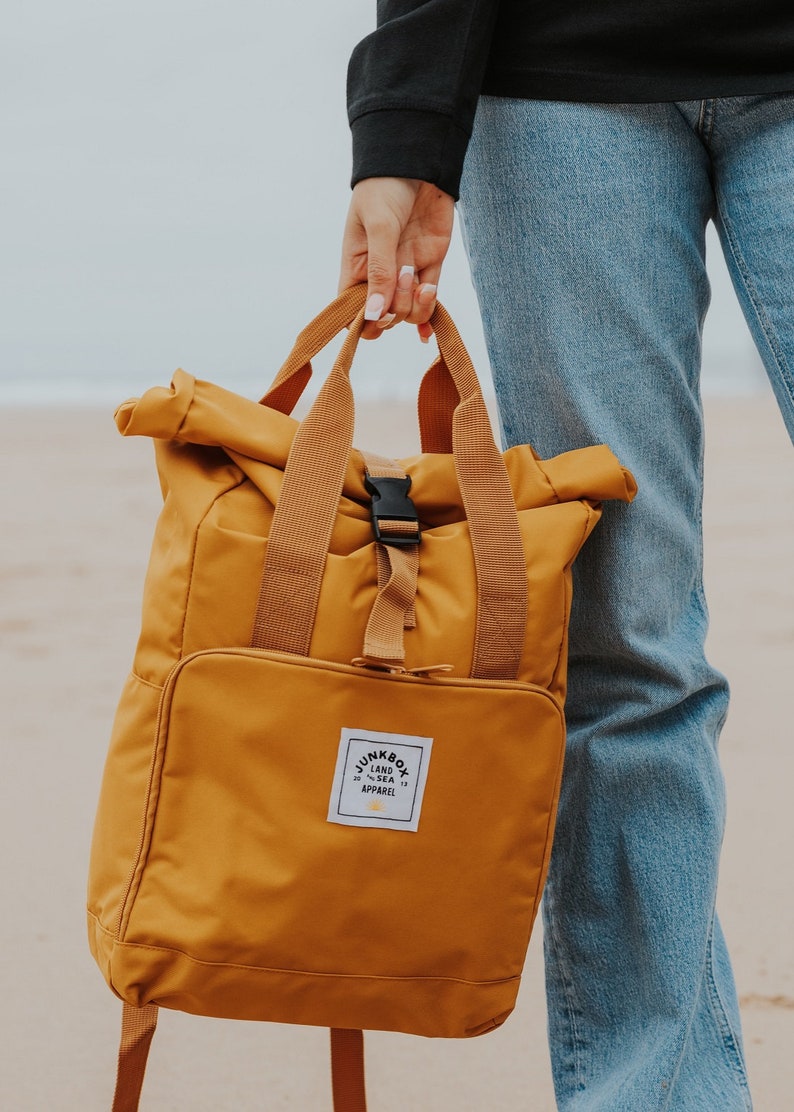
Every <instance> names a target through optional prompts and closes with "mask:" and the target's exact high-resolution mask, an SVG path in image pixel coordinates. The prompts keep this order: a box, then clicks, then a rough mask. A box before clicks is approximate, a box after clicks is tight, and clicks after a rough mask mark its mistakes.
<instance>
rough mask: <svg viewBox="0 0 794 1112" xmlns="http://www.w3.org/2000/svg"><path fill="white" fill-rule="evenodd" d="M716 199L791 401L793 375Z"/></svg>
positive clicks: (718, 200)
mask: <svg viewBox="0 0 794 1112" xmlns="http://www.w3.org/2000/svg"><path fill="white" fill-rule="evenodd" d="M716 200H717V208H718V211H719V216H720V221H721V223H722V227H723V229H724V231H725V238H726V240H727V243H728V248H729V250H730V253H731V257H732V259H733V261H734V263H735V264H736V268H737V270H738V272H739V276H740V278H741V282H742V286H743V287H744V291H745V293H746V294H747V298H748V300H749V302H750V304H751V306H752V309H753V313H754V314H755V319H756V321H757V323H758V327H759V328H760V329H761V332H762V334H763V337H764V339H765V340H766V343H767V346H768V348H769V352H770V354H771V356H772V358H773V359H774V361H775V366H776V367H777V369H778V371H779V372H780V377H781V379H782V381H783V383H784V385H785V386H786V388H787V390H788V393H789V396H790V397H791V399H792V401H794V376H792V373H791V369H790V368H789V366H788V363H787V361H786V356H785V353H784V351H783V349H782V348H781V346H780V344H779V342H778V340H777V336H776V334H775V329H774V326H773V324H772V322H771V321H770V320H769V318H768V317H767V315H766V313H765V312H764V309H763V306H762V304H761V299H760V297H759V295H758V292H757V290H756V288H755V286H754V284H753V280H752V277H751V274H750V269H749V267H748V266H747V263H746V262H745V260H744V256H743V255H742V252H741V249H740V248H739V244H738V241H737V239H736V236H735V234H734V231H733V225H732V223H731V220H730V218H729V217H728V216H727V214H726V213H725V212H724V210H723V207H722V204H721V199H720V196H719V194H716Z"/></svg>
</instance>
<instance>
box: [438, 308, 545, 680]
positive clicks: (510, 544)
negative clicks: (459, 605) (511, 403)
mask: <svg viewBox="0 0 794 1112" xmlns="http://www.w3.org/2000/svg"><path fill="white" fill-rule="evenodd" d="M431 323H432V325H433V330H434V332H435V334H436V337H437V339H438V343H439V348H440V350H441V354H442V355H443V356H444V362H445V365H446V367H447V368H448V370H449V374H450V376H451V378H452V380H453V382H454V383H455V386H456V388H457V391H458V394H459V396H460V399H461V400H460V403H459V404H458V406H457V407H456V409H455V412H454V416H453V420H452V450H453V455H454V458H455V470H456V472H457V476H458V484H459V486H460V493H461V498H462V499H463V505H464V507H465V509H466V517H467V519H468V522H469V532H470V535H471V544H472V549H473V551H474V563H475V567H476V570H477V593H478V596H479V598H480V605H479V606H478V610H477V632H476V635H475V643H474V653H473V659H472V665H471V670H470V672H469V675H470V676H471V677H472V678H482V679H511V678H514V677H515V676H516V675H517V674H518V668H519V665H520V662H521V653H522V650H523V646H524V634H525V630H526V622H527V605H528V600H527V573H526V559H525V556H524V546H523V543H522V541H521V532H520V529H519V525H518V515H517V513H516V506H515V500H514V498H513V491H512V488H511V486H510V479H509V477H508V474H507V468H506V467H505V463H504V459H503V458H502V455H501V453H500V452H499V450H498V448H497V447H496V444H495V443H494V438H493V432H492V430H491V422H490V418H489V417H488V410H487V409H486V407H485V401H484V400H483V396H482V393H481V391H480V389H479V383H478V382H477V376H476V374H475V371H474V367H473V366H472V364H471V360H470V359H469V356H468V352H467V351H466V349H465V347H464V346H463V341H462V340H461V338H460V336H459V335H458V330H457V329H456V328H455V325H454V324H453V323H452V319H451V317H450V316H449V313H447V311H446V309H444V307H443V306H442V305H439V304H437V305H436V308H435V311H434V312H433V316H432V317H431Z"/></svg>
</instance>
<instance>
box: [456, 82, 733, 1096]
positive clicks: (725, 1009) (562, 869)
mask: <svg viewBox="0 0 794 1112" xmlns="http://www.w3.org/2000/svg"><path fill="white" fill-rule="evenodd" d="M712 205H713V195H712V190H711V185H710V180H709V166H708V156H707V154H706V152H705V150H704V148H703V146H702V143H701V142H700V139H699V138H698V136H697V135H696V134H695V131H694V130H693V127H692V122H691V120H689V119H687V118H686V117H685V115H684V114H683V113H682V112H681V111H680V110H679V109H678V108H676V107H675V106H674V105H634V106H616V105H573V104H562V103H546V102H532V101H519V100H507V99H500V98H484V99H483V100H482V102H481V105H480V109H479V111H478V117H477V121H476V125H475V132H474V136H473V138H472V143H471V147H470V150H469V154H468V157H467V163H466V170H465V173H464V181H463V190H462V200H461V214H462V220H463V228H464V237H465V239H466V243H467V249H468V252H469V257H470V261H471V266H472V274H473V278H474V283H475V286H476V288H477V292H478V297H479V300H480V306H481V310H482V316H483V323H484V327H485V333H486V340H487V343H488V348H489V355H490V358H491V363H492V370H493V375H494V382H495V386H496V391H497V397H498V401H499V406H500V417H501V421H502V426H503V432H504V436H505V439H506V441H507V442H508V443H519V442H529V443H531V444H533V445H534V447H535V448H536V449H537V450H538V451H539V452H540V453H541V455H544V456H548V455H553V454H555V453H557V452H562V451H566V450H568V449H570V448H576V447H581V446H582V445H585V444H590V443H598V442H602V441H603V442H606V443H608V444H609V445H610V446H611V447H612V448H613V450H614V451H615V452H616V454H617V456H618V457H619V459H620V460H621V462H622V463H623V464H625V465H626V466H627V467H629V468H631V469H632V471H633V472H634V473H635V476H636V478H637V481H638V484H639V493H638V496H637V498H636V500H635V502H634V503H633V504H632V505H631V506H623V505H619V504H615V503H610V504H608V505H607V506H605V512H604V518H603V521H602V523H601V525H600V526H599V527H598V529H597V530H596V532H595V533H594V535H593V537H592V538H591V539H590V540H589V541H588V543H587V545H586V546H585V548H584V550H583V552H582V554H581V555H580V557H579V559H578V560H577V563H576V566H575V572H574V577H575V593H574V609H573V615H572V621H571V647H570V673H569V690H568V699H567V703H566V716H567V720H568V749H567V763H566V769H565V774H564V777H563V792H562V797H561V805H560V812H559V818H558V825H557V832H556V838H555V845H554V851H553V854H552V863H551V868H550V872H549V879H548V883H547V888H546V893H545V896H544V921H545V938H546V967H547V973H546V980H547V997H548V1008H549V1036H550V1045H551V1051H552V1068H553V1073H554V1081H555V1088H556V1092H557V1100H558V1104H559V1107H560V1108H561V1109H564V1110H565V1112H656V1110H662V1109H666V1110H675V1112H705V1110H711V1109H714V1110H716V1109H719V1110H720V1112H738V1110H740V1109H747V1108H749V1107H750V1098H749V1094H748V1091H747V1083H746V1078H745V1073H744V1066H743V1060H742V1051H741V1037H740V1033H739V1025H738V1007H737V1005H736V998H735V990H734V987H733V982H732V977H731V972H730V965H729V962H728V959H727V954H726V952H725V948H724V944H723V942H722V937H721V934H720V932H719V928H718V927H715V917H714V904H715V895H716V883H717V868H718V857H719V851H720V844H721V840H722V832H723V824H724V800H723V783H722V777H721V773H720V769H719V765H718V760H717V738H718V735H719V731H720V727H721V725H722V722H723V720H724V716H725V713H726V709H727V700H728V693H727V685H726V682H725V680H724V678H723V677H722V676H721V675H720V674H719V673H718V672H716V671H715V670H714V669H713V668H712V667H710V665H709V664H708V663H707V661H706V659H705V657H704V653H703V642H704V639H705V634H706V627H707V613H706V605H705V600H704V596H703V588H702V540H701V535H702V530H701V497H702V452H703V443H702V414H701V406H700V398H699V389H698V379H699V364H700V330H701V324H702V320H703V317H704V314H705V311H706V307H707V304H708V297H709V291H708V282H707V278H706V273H705V267H704V233H705V225H706V223H707V220H708V218H709V215H710V213H711V210H712ZM695 1056H696V1058H697V1062H698V1069H697V1070H695V1071H693V1070H691V1069H690V1068H689V1065H690V1063H691V1062H692V1061H693V1060H694V1058H695Z"/></svg>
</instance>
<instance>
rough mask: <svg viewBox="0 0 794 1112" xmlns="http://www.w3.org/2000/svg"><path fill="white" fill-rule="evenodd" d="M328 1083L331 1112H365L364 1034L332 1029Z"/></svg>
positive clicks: (337, 1028)
mask: <svg viewBox="0 0 794 1112" xmlns="http://www.w3.org/2000/svg"><path fill="white" fill-rule="evenodd" d="M331 1082H332V1086H333V1093H334V1112H367V1093H366V1087H365V1083H364V1032H363V1031H352V1030H349V1029H347V1028H341V1027H332V1028H331Z"/></svg>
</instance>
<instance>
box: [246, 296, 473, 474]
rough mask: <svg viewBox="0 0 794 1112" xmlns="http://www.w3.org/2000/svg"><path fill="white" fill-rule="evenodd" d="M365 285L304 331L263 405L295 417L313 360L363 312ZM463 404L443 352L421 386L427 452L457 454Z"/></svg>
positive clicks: (333, 304)
mask: <svg viewBox="0 0 794 1112" xmlns="http://www.w3.org/2000/svg"><path fill="white" fill-rule="evenodd" d="M366 292H367V287H366V285H357V286H351V287H350V288H349V289H346V290H344V292H343V293H341V294H340V295H339V297H337V298H336V300H335V301H332V302H331V304H330V305H328V306H327V308H325V309H324V310H323V311H322V313H319V314H318V315H317V316H316V317H315V318H314V320H312V321H310V322H309V323H308V324H307V325H306V327H305V328H303V329H302V330H301V331H300V332H299V334H298V337H297V339H296V340H295V343H294V345H293V347H292V351H291V352H290V354H289V356H288V357H287V359H286V361H285V363H284V365H283V366H282V367H281V369H280V370H279V372H278V374H277V375H276V377H275V378H274V379H273V382H272V384H271V386H270V388H269V390H268V391H267V393H266V394H265V395H264V397H262V398H261V399H260V401H259V404H260V405H266V406H268V407H269V408H270V409H277V410H279V412H280V413H285V414H290V413H292V411H293V409H294V408H295V406H296V405H297V404H298V402H299V401H300V399H301V397H302V395H303V391H304V390H305V389H306V386H307V385H308V383H309V381H310V379H311V377H312V373H313V372H312V363H311V361H312V359H314V358H315V357H316V356H317V355H318V354H319V353H320V352H321V351H322V350H323V348H324V347H326V345H327V344H329V343H330V342H331V340H333V339H334V337H335V336H337V335H338V334H339V332H341V331H342V329H343V328H346V327H347V326H348V325H349V324H350V323H351V321H352V320H353V319H354V317H355V316H356V314H357V313H358V312H359V311H360V310H361V308H362V306H363V305H364V300H365V298H366ZM459 401H460V397H459V395H458V391H457V388H456V386H455V383H454V380H453V378H452V376H451V375H450V373H449V370H448V369H447V366H446V363H445V362H444V357H443V355H441V354H439V356H438V358H437V359H436V360H435V362H434V363H433V364H432V365H431V366H430V368H429V369H428V371H427V373H426V374H425V376H424V378H423V379H422V384H421V386H420V388H419V405H418V409H419V431H420V434H421V445H422V451H423V452H444V453H450V452H452V412H453V410H454V409H455V406H456V405H457V404H458V402H459Z"/></svg>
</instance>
